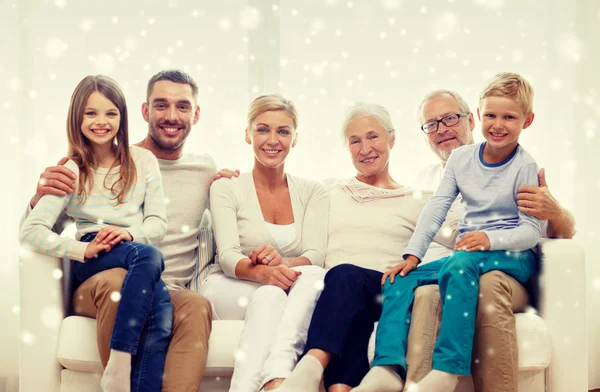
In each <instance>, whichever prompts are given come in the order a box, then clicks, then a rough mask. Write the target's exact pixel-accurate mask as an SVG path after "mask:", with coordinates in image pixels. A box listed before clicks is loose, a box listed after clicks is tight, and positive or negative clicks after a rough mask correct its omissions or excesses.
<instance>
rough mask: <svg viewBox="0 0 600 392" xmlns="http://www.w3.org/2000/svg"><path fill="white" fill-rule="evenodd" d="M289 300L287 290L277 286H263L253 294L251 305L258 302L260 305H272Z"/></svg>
mask: <svg viewBox="0 0 600 392" xmlns="http://www.w3.org/2000/svg"><path fill="white" fill-rule="evenodd" d="M285 301H287V294H286V293H285V291H283V290H282V289H280V288H279V287H277V286H261V287H259V288H258V289H256V291H255V292H254V294H252V300H251V301H250V306H252V305H256V304H258V305H259V306H272V305H275V304H279V303H284V302H285Z"/></svg>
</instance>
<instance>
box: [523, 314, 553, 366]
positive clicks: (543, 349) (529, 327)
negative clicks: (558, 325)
mask: <svg viewBox="0 0 600 392" xmlns="http://www.w3.org/2000/svg"><path fill="white" fill-rule="evenodd" d="M515 319H516V322H517V345H518V347H519V371H531V370H538V369H545V368H547V367H548V366H549V365H550V359H551V348H550V343H551V341H550V339H551V337H550V332H549V331H548V328H547V327H546V322H545V321H544V320H542V318H541V317H540V316H538V315H537V314H535V313H534V312H526V313H517V314H515Z"/></svg>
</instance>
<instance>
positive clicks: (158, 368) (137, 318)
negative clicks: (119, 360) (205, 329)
mask: <svg viewBox="0 0 600 392" xmlns="http://www.w3.org/2000/svg"><path fill="white" fill-rule="evenodd" d="M96 234H97V233H89V234H86V235H84V236H83V237H82V238H81V241H83V242H91V241H92V240H93V239H94V238H95V236H96ZM112 268H125V269H126V270H127V271H128V272H127V275H125V279H124V280H123V286H122V288H121V293H120V294H121V295H120V300H119V299H118V298H117V299H116V300H119V301H120V302H119V307H118V310H117V317H116V320H115V326H114V328H113V333H112V337H111V342H110V348H111V349H114V350H119V351H124V352H127V353H130V354H132V356H133V363H132V368H131V369H132V370H131V391H132V392H137V391H140V392H141V391H144V392H146V391H150V392H152V391H157V392H160V390H161V386H162V376H163V372H164V367H165V359H166V354H167V348H168V346H169V343H170V340H171V331H172V326H173V307H172V305H171V296H170V295H169V291H168V290H167V286H165V284H164V282H163V281H162V280H161V279H160V275H161V273H162V271H163V269H164V261H163V256H162V253H161V252H160V250H158V249H157V248H155V247H154V246H151V245H146V244H141V243H138V242H132V241H125V242H122V243H120V244H117V245H115V246H114V247H113V248H112V249H111V251H110V252H104V251H103V252H100V253H99V254H98V255H97V256H96V257H94V258H92V259H88V260H86V262H85V263H80V262H75V265H74V272H75V278H76V280H77V284H78V285H79V284H81V283H83V282H84V281H85V280H87V279H88V278H90V277H91V276H92V275H94V274H97V273H99V272H102V271H105V270H108V269H112Z"/></svg>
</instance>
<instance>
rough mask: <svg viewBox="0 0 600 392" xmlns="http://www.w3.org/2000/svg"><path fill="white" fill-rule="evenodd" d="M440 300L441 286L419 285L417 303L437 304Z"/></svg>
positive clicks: (416, 296) (416, 294) (416, 293)
mask: <svg viewBox="0 0 600 392" xmlns="http://www.w3.org/2000/svg"><path fill="white" fill-rule="evenodd" d="M439 302H440V288H439V286H438V285H436V284H430V285H427V286H421V287H418V288H417V289H416V290H415V305H414V306H417V304H424V305H426V306H432V307H433V306H436V305H437V304H438V303H439Z"/></svg>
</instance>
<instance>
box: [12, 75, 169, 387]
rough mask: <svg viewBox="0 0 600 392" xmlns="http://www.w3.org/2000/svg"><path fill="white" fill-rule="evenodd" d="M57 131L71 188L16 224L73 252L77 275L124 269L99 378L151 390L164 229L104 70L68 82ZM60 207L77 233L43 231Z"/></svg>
mask: <svg viewBox="0 0 600 392" xmlns="http://www.w3.org/2000/svg"><path fill="white" fill-rule="evenodd" d="M67 137H68V145H69V151H68V157H69V158H70V159H69V161H68V162H67V163H66V165H65V166H66V167H68V168H69V169H71V170H72V171H73V172H74V173H75V176H76V179H75V182H74V184H73V189H74V190H75V191H74V192H72V193H70V194H66V195H64V196H54V195H46V196H44V197H43V198H42V199H41V200H40V201H39V202H38V203H37V205H36V206H35V208H34V209H33V211H32V212H31V214H30V215H29V216H28V218H27V220H26V221H25V222H24V224H23V226H22V228H21V233H20V241H21V244H23V245H26V246H27V247H29V248H30V249H31V250H32V251H34V252H39V253H43V254H47V255H50V256H54V257H67V258H70V259H73V260H75V261H76V263H75V265H74V272H75V278H76V280H77V284H81V283H82V282H84V281H85V280H86V279H88V278H90V277H91V276H92V275H94V274H96V273H98V272H101V271H104V270H107V269H111V268H117V267H120V268H125V269H127V270H128V273H127V276H126V277H125V280H124V282H123V287H122V290H121V296H120V303H119V308H118V312H117V317H116V321H115V325H114V329H113V333H112V338H111V352H110V358H109V360H108V364H107V365H106V368H105V370H104V374H103V376H102V380H101V386H102V389H103V390H104V391H129V390H130V389H131V390H132V391H160V388H161V377H162V372H163V368H164V361H165V355H166V350H167V346H168V344H169V339H170V335H171V324H172V308H171V302H170V296H169V293H168V291H167V290H166V286H165V285H164V283H163V282H162V280H160V274H161V272H162V270H163V268H164V263H163V257H162V254H161V252H160V251H159V250H158V249H157V248H155V247H154V246H152V245H150V244H154V245H156V244H157V243H158V242H160V240H161V239H162V238H163V236H164V235H165V233H166V230H167V221H166V210H165V204H164V197H163V189H162V182H161V177H160V172H159V168H158V163H157V161H156V158H155V157H154V155H152V153H150V152H149V151H147V150H144V149H141V148H138V147H129V140H128V132H127V106H126V102H125V97H124V95H123V92H122V91H121V89H120V87H119V86H118V84H117V83H116V82H115V81H114V80H112V79H110V78H108V77H106V76H100V75H98V76H87V77H85V78H84V79H83V80H82V81H81V82H80V83H79V84H78V85H77V87H76V88H75V91H74V92H73V95H72V97H71V103H70V107H69V114H68V119H67ZM63 210H66V214H67V215H68V216H69V217H70V218H72V219H73V220H74V221H75V224H76V226H77V235H76V238H77V240H73V239H71V238H67V237H61V236H57V235H56V234H54V233H53V232H52V231H51V229H52V227H53V226H54V224H55V222H56V220H57V218H58V217H59V215H60V214H61V213H62V211H63ZM134 241H135V242H134ZM150 315H152V317H151V319H150V320H148V319H149V316H150ZM132 356H133V366H132ZM132 369H133V370H132Z"/></svg>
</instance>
